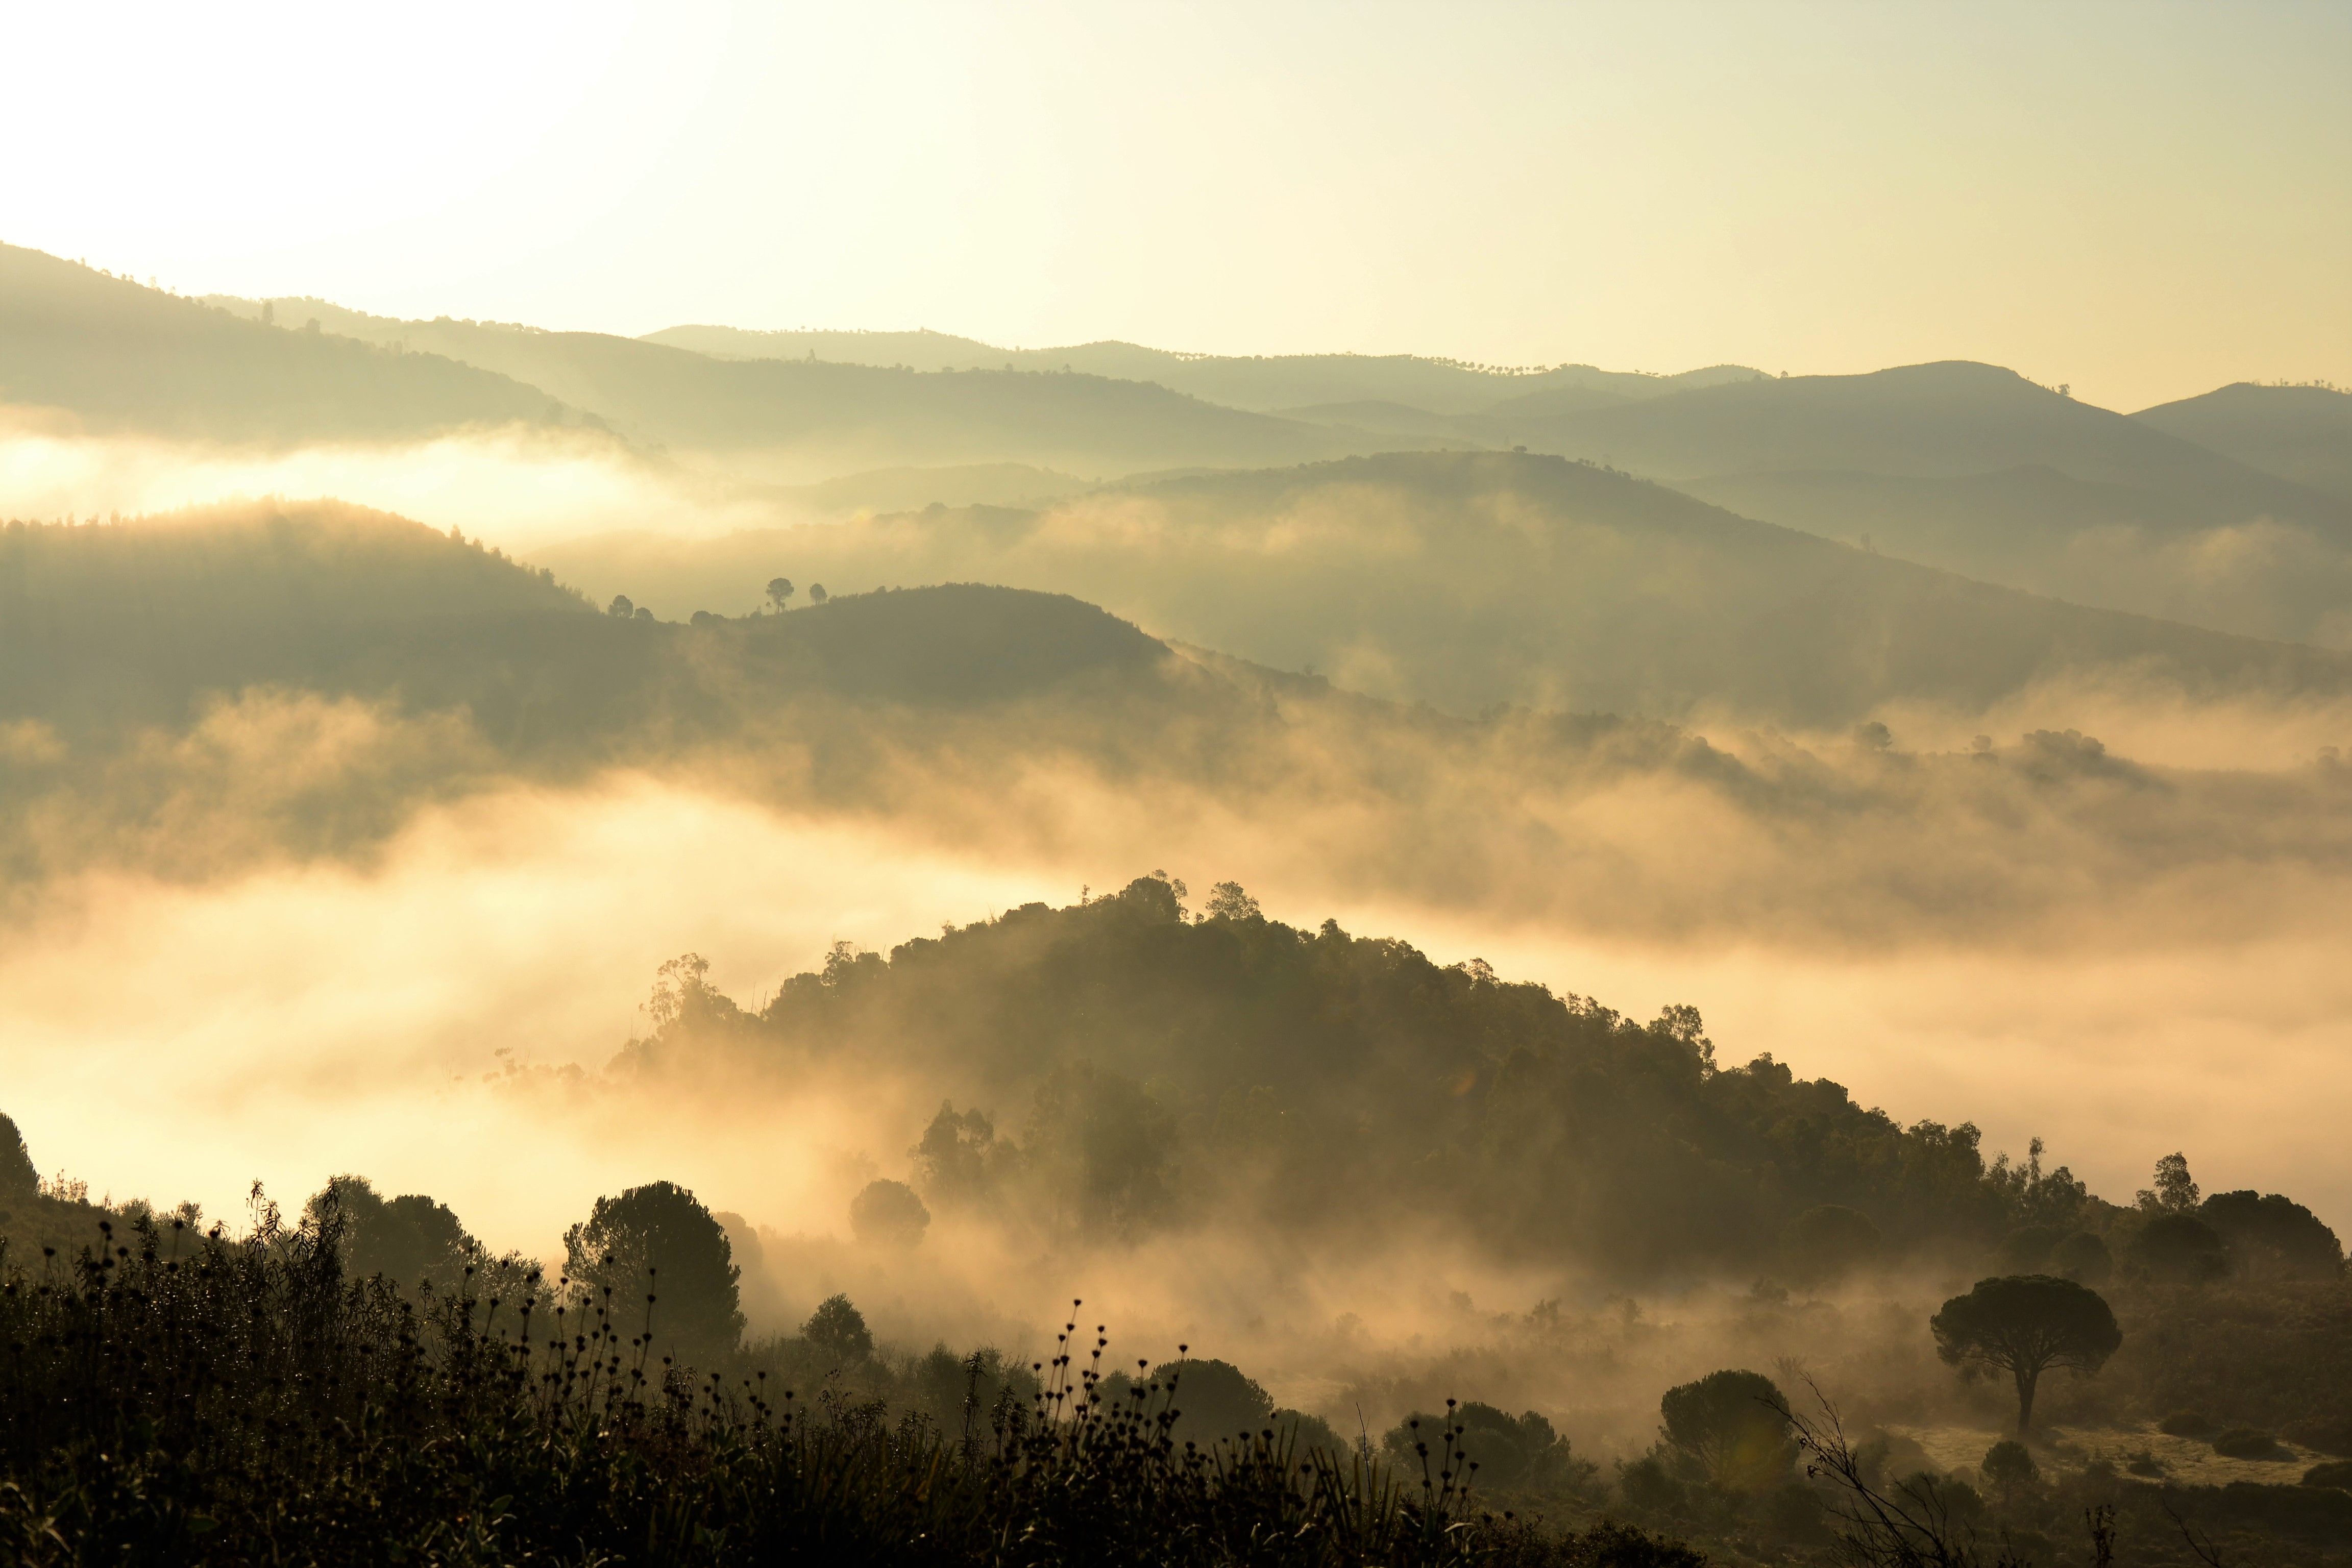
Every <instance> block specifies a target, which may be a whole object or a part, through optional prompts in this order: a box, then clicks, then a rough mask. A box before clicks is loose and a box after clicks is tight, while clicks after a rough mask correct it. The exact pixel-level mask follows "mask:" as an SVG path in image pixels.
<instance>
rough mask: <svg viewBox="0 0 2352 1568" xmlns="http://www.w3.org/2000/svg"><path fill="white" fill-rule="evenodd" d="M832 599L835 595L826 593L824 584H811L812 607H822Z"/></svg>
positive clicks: (810, 597)
mask: <svg viewBox="0 0 2352 1568" xmlns="http://www.w3.org/2000/svg"><path fill="white" fill-rule="evenodd" d="M831 597H833V595H830V594H828V593H826V592H825V591H824V584H822V583H812V584H809V603H810V604H812V605H822V604H824V602H825V601H826V600H827V599H829V598H831Z"/></svg>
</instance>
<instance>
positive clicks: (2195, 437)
mask: <svg viewBox="0 0 2352 1568" xmlns="http://www.w3.org/2000/svg"><path fill="white" fill-rule="evenodd" d="M2132 417H2133V418H2134V419H2137V420H2138V421H2139V422H2140V423H2141V424H2143V425H2147V426H2152V427H2153V428H2155V429H2158V430H2161V431H2163V432H2164V433H2165V434H2167V435H2168V436H2178V437H2180V438H2181V439H2183V440H2186V441H2194V442H2196V443H2197V444H2198V445H2199V446H2200V447H2208V448H2210V449H2211V450H2213V451H2216V452H2220V453H2221V454H2222V455H2223V456H2225V457H2230V458H2236V459H2237V460H2238V461H2239V462H2241V463H2243V464H2245V465H2246V466H2247V467H2248V468H2260V469H2261V470H2262V471H2263V472H2264V473H2266V474H2272V475H2275V476H2276V477H2277V478H2279V479H2290V480H2293V481H2294V483H2296V484H2299V485H2303V486H2305V487H2306V488H2308V489H2315V490H2318V491H2320V492H2321V493H2322V494H2325V495H2329V496H2333V497H2335V498H2336V500H2340V501H2345V502H2347V503H2352V393H2347V392H2339V391H2337V390H2336V389H2335V388H2333V387H2326V386H2257V385H2255V384H2253V383H2252V382H2245V381H2241V382H2237V383H2235V384H2231V385H2229V386H2224V387H2221V388H2218V389H2216V390H2214V391H2212V392H2209V393H2206V394H2205V395H2202V396H2200V397H2184V398H2182V399H2181V400H2180V401H2179V402H2178V403H2166V404H2160V405H2158V406H2156V407H2154V408H2143V409H2141V410H2140V411H2139V412H2138V413H2137V414H2135V415H2133V416H2132Z"/></svg>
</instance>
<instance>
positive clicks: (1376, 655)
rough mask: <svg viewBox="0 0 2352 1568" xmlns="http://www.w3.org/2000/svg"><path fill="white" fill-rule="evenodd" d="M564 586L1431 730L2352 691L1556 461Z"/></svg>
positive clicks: (655, 551)
mask: <svg viewBox="0 0 2352 1568" xmlns="http://www.w3.org/2000/svg"><path fill="white" fill-rule="evenodd" d="M541 558H542V559H543V560H545V561H546V562H547V563H549V564H551V565H552V566H554V567H555V568H556V569H557V570H558V571H559V573H561V574H562V575H563V576H564V577H565V578H566V579H567V580H569V581H572V582H577V583H579V584H582V585H583V587H586V588H589V589H591V590H592V591H593V592H594V593H596V594H598V595H604V594H609V593H614V592H625V593H628V594H631V595H635V596H638V597H641V598H647V599H650V600H652V601H653V602H656V603H659V604H662V605H670V606H674V607H675V608H676V609H679V610H682V609H685V608H688V607H695V606H699V607H709V608H715V609H730V608H734V607H738V606H741V605H749V604H751V603H752V602H754V600H755V598H756V595H757V589H756V586H754V584H760V583H764V582H766V581H767V579H768V578H769V577H771V576H772V575H776V574H785V575H789V576H791V577H793V578H794V579H796V580H797V581H800V582H802V583H807V582H809V581H812V580H814V581H822V582H824V583H826V584H828V585H829V586H831V587H832V588H834V589H835V591H836V592H838V591H841V590H844V589H850V590H856V589H862V588H866V587H873V586H879V585H884V584H913V583H923V582H938V581H942V580H958V579H979V580H986V581H992V582H1001V583H1007V584H1015V585H1019V586H1024V587H1032V588H1038V589H1045V590H1050V591H1053V592H1058V593H1068V594H1073V595H1077V596H1079V597H1081V598H1085V599H1087V600H1088V601H1090V602H1093V603H1097V604H1101V605H1105V606H1106V607H1108V608H1109V609H1111V610H1113V611H1114V612H1115V613H1117V614H1119V615H1122V616H1129V617H1130V618H1132V619H1134V620H1136V621H1138V622H1139V623H1140V624H1142V625H1143V626H1148V627H1150V628H1151V629H1152V630H1153V631H1155V632H1157V633H1159V634H1160V635H1162V636H1166V637H1177V638H1181V639H1182V640H1184V641H1186V642H1190V643H1195V644H1200V645H1202V646H1205V647H1214V648H1218V649H1221V650H1223V651H1225V652H1228V653H1233V654H1235V655H1239V656H1241V657H1244V658H1249V659H1252V660H1255V661H1256V662H1258V663H1260V664H1265V665H1270V666H1273V667H1275V668H1287V669H1318V670H1322V671H1326V672H1328V674H1329V675H1330V676H1331V677H1332V679H1335V680H1337V681H1339V683H1340V684H1341V685H1343V686H1347V687H1349V688H1352V689H1359V690H1364V691H1370V692H1374V693H1377V694H1379V695H1382V696H1387V697H1394V698H1402V699H1405V700H1425V701H1428V702H1431V703H1434V704H1436V705H1437V706H1439V707H1441V708H1443V709H1445V710H1451V711H1454V712H1474V711H1477V710H1482V709H1484V708H1486V707H1488V706H1489V705H1492V704H1495V703H1498V702H1511V703H1525V704H1529V705H1533V706H1538V707H1555V708H1571V709H1605V710H1615V711H1621V712H1628V713H1642V714H1649V715H1654V716H1658V717H1664V718H1683V717H1686V716H1689V715H1692V714H1695V713H1699V712H1705V711H1710V710H1729V711H1732V712H1735V713H1738V714H1741V715H1743V716H1746V717H1748V718H1749V719H1753V720H1758V721H1769V722H1774V723H1783V724H1801V725H1844V724H1849V723H1852V722H1854V721H1858V720H1862V719H1865V718H1868V717H1870V716H1872V715H1873V714H1874V713H1875V712H1877V711H1879V710H1881V709H1883V708H1885V707H1888V706H1890V705H1901V704H1940V705H1944V706H1946V707H1948V708H1952V709H1955V710H1979V709H1982V708H1985V707H1989V706H1991V705H1993V704H1996V703H1998V702H2000V700H2003V699H2005V698H2008V697H2010V696H2012V695H2014V694H2016V693H2018V692H2019V691H2021V690H2023V689H2027V688H2030V687H2032V686H2033V685H2034V684H2035V683H2037V682H2047V681H2052V680H2055V679H2061V678H2063V677H2068V676H2080V675H2083V674H2084V673H2086V672H2089V671H2095V670H2108V671H2121V670H2126V669H2128V670H2131V671H2133V672H2135V679H2155V680H2159V681H2161V682H2165V683H2168V684H2169V685H2170V686H2172V687H2174V688H2175V689H2180V690H2183V691H2187V692H2194V693H2203V694H2207V695H2215V694H2221V693H2227V692H2232V691H2244V690H2262V691H2267V692H2273V693H2284V694H2305V695H2315V696H2323V697H2328V696H2336V695H2340V694H2342V693H2345V692H2347V691H2352V658H2347V657H2345V656H2343V655H2339V654H2335V653H2329V652H2324V651H2320V650H2316V649H2311V648H2301V647H2292V646H2284V645H2279V644H2274V643H2263V642H2258V641H2252V640H2249V639H2244V638H2239V637H2228V636H2224V635H2221V634H2217V633H2212V632H2208V631H2203V630H2200V629H2197V628H2194V627H2190V626H2179V625H2174V624H2168V623H2164V622H2160V621H2155V620H2150V619H2147V618H2143V617H2140V616H2128V615H2120V614H2116V613H2112V612H2106V611H2101V610H2095V609H2086V608H2084V607H2081V606H2078V605H2069V604H2063V603H2060V602H2057V601H2054V600H2050V599H2046V598H2041V597H2036V596H2034V595H2028V594H2023V593H2020V592H2016V591H2014V590H2011V589H2006V588H2000V587H1996V586H1992V585H1990V584H1984V583H1980V582H1972V581H1969V580H1968V579H1965V578H1962V577H1958V576H1956V575H1954V574H1949V573H1946V572H1940V571H1936V570H1933V569H1929V568H1927V567H1923V566H1919V565H1916V564H1914V563H1908V562H1904V561H1899V560H1893V559H1889V558H1887V557H1885V556H1883V555H1876V554H1872V553H1869V552H1864V551H1862V550H1857V549H1853V548H1849V547H1845V546H1843V545H1838V544H1834V543H1832V542H1827V541H1824V540H1822V539H1818V538H1815V537H1812V536H1811V535H1809V534H1806V533H1802V532H1798V531H1792V530H1788V529H1782V528H1776V527H1771V526H1769V525H1765V524H1761V523H1757V522H1753V521H1748V520H1746V519H1743V518H1739V517H1737V516H1734V515H1732V514H1730V513H1727V512H1725V511H1721V510H1717V509H1715V508H1713V507H1709V506H1706V505H1704V504H1702V503H1700V502H1698V501H1696V500H1691V499H1690V498H1688V497H1686V496H1684V495H1680V494H1677V493H1676V492H1675V491H1672V490H1669V489H1664V488H1661V487H1659V486H1656V485H1651V484H1645V483H1643V482H1641V481H1638V480H1634V479H1627V478H1625V477H1623V476H1622V475H1617V474H1612V473H1609V472H1605V471H1602V470H1600V469H1597V468H1589V467H1584V466H1581V465H1578V464H1573V463H1569V462H1565V461H1562V460H1560V459H1558V458H1538V457H1533V456H1518V455H1514V454H1509V453H1483V454H1442V453H1441V454H1391V455H1387V456H1381V457H1373V458H1360V459H1351V460H1349V461H1345V462H1339V463H1333V464H1325V465H1318V466H1315V467H1311V468H1304V469H1283V470H1272V471H1265V472H1259V473H1253V474H1235V475H1212V476H1205V477H1201V478H1196V479H1175V480H1170V481H1166V482H1163V483H1160V484H1153V485H1143V486H1136V487H1128V488H1123V489H1113V490H1106V491H1097V492H1094V493H1092V494H1089V495H1087V496H1083V497H1078V498H1075V499H1073V500H1069V501H1066V502H1063V503H1060V504H1059V505H1056V506H1054V507H1050V508H1047V509H1045V510H1037V511H1020V510H1002V509H988V508H973V509H963V510H950V509H939V510H927V511H925V512H922V513H919V514H911V515H905V516H898V517H890V518H879V519H875V520H872V521H867V522H865V523H860V524H856V525H853V526H849V527H842V528H827V529H815V528H808V529H791V530H778V531H769V532H761V533H751V534H742V535H737V536H734V537H730V538H725V539H719V540H710V541H703V542H667V541H660V540H656V539H651V538H646V537H638V538H614V539H604V540H589V541H582V542H575V543H569V544H565V545H562V546H560V547H557V548H553V549H551V550H548V551H546V552H542V556H541Z"/></svg>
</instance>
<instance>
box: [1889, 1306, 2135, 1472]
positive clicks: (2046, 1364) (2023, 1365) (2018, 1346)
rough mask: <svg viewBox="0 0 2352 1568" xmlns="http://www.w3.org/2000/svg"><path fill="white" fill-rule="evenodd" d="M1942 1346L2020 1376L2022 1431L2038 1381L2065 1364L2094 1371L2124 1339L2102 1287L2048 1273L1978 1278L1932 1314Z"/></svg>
mask: <svg viewBox="0 0 2352 1568" xmlns="http://www.w3.org/2000/svg"><path fill="white" fill-rule="evenodd" d="M1927 1327H1928V1329H1929V1331H1931V1332H1933V1333H1934V1334H1935V1336H1936V1353H1937V1355H1939V1356H1941V1357H1943V1359H1944V1361H1945V1363H1947V1364H1948V1365H1951V1366H1958V1367H1966V1368H1969V1369H1970V1370H1972V1371H1973V1370H1977V1369H1982V1370H1984V1371H1988V1372H2005V1373H2009V1375H2010V1376H2011V1379H2013V1380H2014V1381H2015V1383H2016V1384H2017V1434H2018V1436H2021V1437H2022V1436H2025V1435H2026V1434H2027V1433H2028V1432H2030V1431H2032V1428H2033V1388H2034V1384H2037V1383H2039V1382H2040V1381H2041V1378H2042V1373H2045V1372H2048V1371H2050V1370H2051V1369H2052V1368H2053V1367H2064V1368H2066V1369H2067V1370H2068V1371H2070V1372H2076V1373H2082V1374H2083V1375H2084V1376H2085V1377H2088V1376H2090V1375H2091V1374H2092V1373H2095V1372H2097V1371H2098V1370H2099V1369H2100V1368H2101V1367H2103V1366H2105V1365H2106V1364H2107V1358H2108V1357H2109V1356H2111V1355H2113V1354H2115V1353H2116V1346H2118V1345H2120V1344H2122V1343H2123V1342H2124V1333H2123V1331H2122V1330H2121V1329H2119V1328H2117V1327H2116V1315H2115V1313H2114V1312H2112V1311H2110V1310H2108V1308H2107V1303H2106V1301H2105V1299H2104V1298H2103V1297H2101V1296H2100V1294H2099V1293H2098V1292H2097V1291H2095V1290H2093V1289H2088V1288H2086V1287H2084V1286H2081V1285H2077V1284H2076V1283H2074V1281H2073V1280H2072V1279H2056V1278H2053V1276H2051V1275H2048V1274H2005V1275H2002V1276H2001V1277H2000V1278H1999V1279H1979V1280H1978V1281H1977V1283H1976V1289H1972V1290H1970V1291H1969V1293H1968V1294H1967V1295H1965V1296H1955V1297H1953V1298H1952V1299H1951V1300H1948V1301H1947V1302H1945V1303H1944V1307H1943V1310H1941V1311H1939V1312H1937V1314H1936V1315H1935V1317H1934V1318H1933V1319H1932V1320H1930V1321H1929V1322H1928V1324H1927Z"/></svg>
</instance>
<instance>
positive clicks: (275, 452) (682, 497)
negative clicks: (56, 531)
mask: <svg viewBox="0 0 2352 1568" xmlns="http://www.w3.org/2000/svg"><path fill="white" fill-rule="evenodd" d="M283 495H297V496H315V495H332V496H338V497H341V499H343V500H346V501H349V502H351V503H353V504H355V505H360V506H365V507H372V508H375V509H378V510H384V511H392V512H397V513H399V514H401V515H403V516H404V517H412V518H415V519H418V520H420V521H425V522H426V523H429V524H431V525H432V526H433V527H435V528H436V529H443V530H446V529H449V528H457V529H461V530H463V531H465V532H466V533H467V534H468V535H471V536H474V537H478V538H481V539H485V540H487V541H488V542H491V543H493V544H497V545H499V546H501V547H503V548H505V549H508V550H510V551H522V550H530V549H534V548H538V547H540V546H543V545H546V544H549V543H551V542H556V541H560V540H565V539H572V538H577V537H579V536H581V535H583V534H588V533H596V532H601V531H635V530H646V529H651V530H656V531H663V532H666V533H675V534H678V535H684V536H705V535H711V534H719V533H725V532H728V531H734V530H738V529H745V528H757V527H773V526H776V525H777V524H778V523H780V522H786V521H792V522H798V521H807V520H808V519H809V518H810V516H811V515H812V514H811V510H810V509H809V508H807V507H804V506H801V505H795V504H793V502H792V500H790V499H789V498H779V497H778V496H777V495H776V494H775V493H774V492H773V491H772V490H771V491H762V490H761V489H759V488H758V487H752V486H746V485H744V484H742V483H740V482H738V481H735V480H732V479H726V478H723V477H719V476H716V475H711V474H708V473H703V472H698V471H696V470H693V469H691V468H688V467H687V466H684V465H682V464H679V463H677V462H673V461H670V460H667V459H666V458H659V457H652V456H647V455H646V454H644V453H641V452H637V451H635V450H633V449H631V448H629V447H625V446H624V445H623V444H622V443H620V442H619V441H617V440H615V439H614V437H611V436H609V435H606V434H605V433H604V432H602V431H598V430H594V429H590V428H582V427H578V426H570V427H567V426H488V427H484V428H479V429H469V430H461V431H457V432H453V433H450V434H447V435H444V436H439V437H432V438H430V439H426V440H422V441H415V442H392V441H384V442H352V443H346V444H337V443H324V442H310V443H301V444H287V445H282V446H262V445H253V446H238V445H232V444H226V443H219V442H201V441H172V440H167V439H163V438H160V437H142V436H112V435H93V434H89V433H85V432H82V431H80V430H78V429H77V428H75V427H74V426H73V425H72V423H71V421H69V420H66V419H64V418H62V417H61V416H55V415H44V414H41V413H39V412H37V411H28V410H12V409H5V408H0V515H7V516H12V517H35V518H64V517H68V516H73V517H82V518H90V517H100V516H107V515H114V514H121V515H126V516H144V515H152V514H162V513H171V512H177V511H181V510H184V509H187V508H191V507H207V506H213V505H215V504H218V503H223V502H232V501H238V500H246V499H247V498H253V497H261V496H283Z"/></svg>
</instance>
